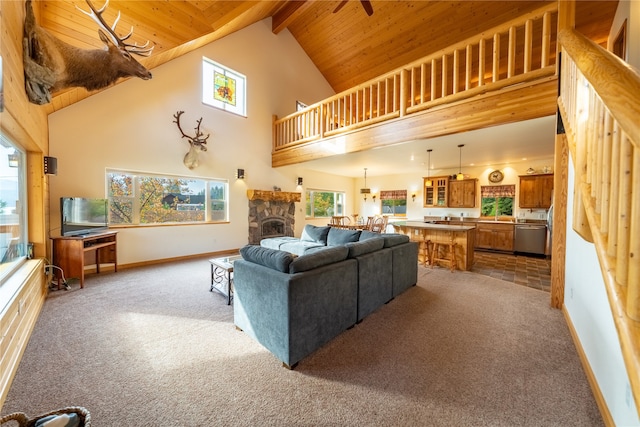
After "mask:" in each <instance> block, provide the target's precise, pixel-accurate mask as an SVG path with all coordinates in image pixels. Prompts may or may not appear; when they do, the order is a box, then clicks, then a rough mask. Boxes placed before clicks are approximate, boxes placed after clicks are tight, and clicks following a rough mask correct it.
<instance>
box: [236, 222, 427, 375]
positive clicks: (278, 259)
mask: <svg viewBox="0 0 640 427" xmlns="http://www.w3.org/2000/svg"><path fill="white" fill-rule="evenodd" d="M240 253H241V255H242V257H243V259H242V260H238V261H236V262H235V264H234V283H233V285H234V323H235V325H236V327H237V328H238V329H241V330H243V331H244V332H246V333H247V334H248V335H250V336H251V337H253V338H254V339H255V340H256V341H258V342H260V343H261V344H262V345H263V346H265V347H266V348H267V349H268V350H269V351H271V352H272V353H273V354H274V355H275V356H276V357H277V358H278V359H280V360H281V361H282V362H283V364H284V365H285V366H286V367H288V368H293V367H294V366H295V365H296V364H297V363H298V362H299V361H300V360H302V359H303V358H304V357H306V356H307V355H309V354H311V353H312V352H313V351H315V350H316V349H318V348H319V347H321V346H322V345H324V344H326V343H327V342H329V341H330V340H331V339H333V338H334V337H336V336H337V335H339V334H340V333H342V332H343V331H345V330H346V329H348V328H350V327H352V326H353V325H354V324H356V323H358V322H360V321H362V320H363V319H364V318H365V317H366V316H367V315H369V314H371V313H373V312H374V311H375V310H376V309H378V308H379V307H380V306H382V305H383V304H385V303H387V302H389V301H390V300H391V299H392V298H394V297H395V296H397V295H399V294H400V293H402V292H404V291H405V290H407V289H408V288H409V287H411V286H413V285H415V284H416V282H417V276H418V246H417V244H416V243H415V242H410V241H409V238H408V237H407V236H404V235H401V234H378V233H371V232H367V231H362V232H361V231H354V230H345V229H338V228H330V227H315V226H313V225H307V226H305V229H304V231H303V233H302V236H301V238H300V239H295V238H291V237H289V238H272V239H265V240H263V241H262V242H261V246H245V247H244V248H242V249H241V250H240Z"/></svg>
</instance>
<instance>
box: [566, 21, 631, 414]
mask: <svg viewBox="0 0 640 427" xmlns="http://www.w3.org/2000/svg"><path fill="white" fill-rule="evenodd" d="M559 42H560V44H561V45H562V51H561V52H562V54H561V73H560V82H561V83H560V97H559V99H558V106H559V110H560V114H561V117H562V121H563V124H564V127H565V131H566V134H567V139H568V141H569V147H570V150H571V152H572V157H573V161H574V166H575V175H576V176H575V187H576V188H575V194H576V203H575V204H574V212H573V215H574V220H573V224H574V229H575V231H576V232H577V233H578V234H580V235H581V236H583V237H584V238H585V239H587V240H588V241H591V242H593V243H594V246H595V248H596V251H597V253H598V258H599V260H600V266H601V269H602V275H603V278H604V282H605V286H606V289H607V294H608V297H609V302H610V305H611V309H612V312H613V318H614V322H615V324H616V328H617V331H618V335H619V339H620V344H621V347H622V354H623V358H624V360H625V365H626V367H627V371H628V373H629V380H630V384H631V388H632V391H633V394H634V396H635V397H636V399H635V401H636V406H637V408H636V409H637V410H638V413H640V124H639V123H640V122H639V121H638V117H640V76H639V75H638V73H637V72H635V71H634V70H633V69H632V68H631V67H629V66H628V65H627V64H626V63H625V62H623V61H622V60H620V59H619V58H618V57H616V56H615V55H613V54H612V53H611V52H608V51H607V50H605V49H603V48H601V47H600V46H598V45H596V44H595V43H593V42H592V41H590V40H588V39H587V38H585V37H584V36H582V35H581V34H580V33H578V32H576V31H574V30H562V31H561V32H560V33H559Z"/></svg>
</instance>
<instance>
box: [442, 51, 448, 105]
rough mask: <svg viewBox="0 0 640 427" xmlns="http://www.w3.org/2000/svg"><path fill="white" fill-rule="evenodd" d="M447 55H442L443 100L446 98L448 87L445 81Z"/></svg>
mask: <svg viewBox="0 0 640 427" xmlns="http://www.w3.org/2000/svg"><path fill="white" fill-rule="evenodd" d="M447 58H448V57H447V55H442V97H443V98H444V97H445V96H447V85H448V83H449V82H448V80H447V77H448V76H447V68H448V66H447V63H448V59H447Z"/></svg>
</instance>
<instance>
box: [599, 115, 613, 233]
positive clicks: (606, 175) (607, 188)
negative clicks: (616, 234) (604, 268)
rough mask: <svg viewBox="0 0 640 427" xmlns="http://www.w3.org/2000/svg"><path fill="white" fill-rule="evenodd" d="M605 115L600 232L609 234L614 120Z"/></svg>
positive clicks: (602, 143)
mask: <svg viewBox="0 0 640 427" xmlns="http://www.w3.org/2000/svg"><path fill="white" fill-rule="evenodd" d="M603 113H604V120H603V128H602V142H601V145H602V176H601V182H602V185H601V191H602V193H601V196H600V214H601V218H600V231H601V232H602V233H605V234H608V233H609V212H610V209H609V207H610V206H611V204H612V203H611V199H610V197H611V152H612V150H613V147H612V146H611V144H612V143H613V135H612V131H613V119H612V118H611V114H609V113H608V112H606V111H603Z"/></svg>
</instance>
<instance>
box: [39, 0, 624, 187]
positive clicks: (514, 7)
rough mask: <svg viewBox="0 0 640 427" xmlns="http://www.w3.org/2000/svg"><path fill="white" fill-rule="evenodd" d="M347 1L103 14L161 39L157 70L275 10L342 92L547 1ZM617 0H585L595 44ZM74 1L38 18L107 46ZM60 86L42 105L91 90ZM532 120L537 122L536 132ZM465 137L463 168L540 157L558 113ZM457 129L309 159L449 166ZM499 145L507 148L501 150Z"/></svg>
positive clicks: (82, 43)
mask: <svg viewBox="0 0 640 427" xmlns="http://www.w3.org/2000/svg"><path fill="white" fill-rule="evenodd" d="M93 1H94V3H95V5H96V6H97V7H101V6H102V5H103V4H104V1H103V0H93ZM341 3H342V1H341V0H335V1H332V0H316V1H281V0H273V1H272V0H269V1H242V0H234V1H220V0H181V1H177V0H170V1H166V0H135V1H123V0H112V1H111V2H110V4H109V6H108V8H107V10H106V11H105V12H104V17H105V19H106V21H107V22H109V23H112V22H114V20H115V19H116V15H117V12H118V11H120V13H121V18H120V21H119V23H118V27H117V32H118V33H119V34H122V35H124V34H126V33H127V32H128V31H129V29H130V28H131V27H133V30H134V34H133V36H132V41H135V42H138V43H139V44H142V43H144V42H145V41H147V40H149V41H150V43H151V44H152V45H154V46H155V48H154V50H153V53H152V55H151V56H150V57H148V58H142V59H141V60H140V62H141V63H143V64H144V65H145V66H146V67H147V68H149V69H151V70H152V69H153V68H154V67H156V66H158V65H161V64H163V63H166V62H168V61H170V60H172V59H174V58H176V57H179V56H181V55H183V54H185V53H188V52H190V51H192V50H194V49H197V48H199V47H201V46H203V45H205V44H207V43H210V42H212V41H215V40H217V39H220V38H222V37H224V36H226V35H228V34H231V33H233V32H235V31H239V30H241V29H243V28H245V27H247V26H249V25H251V24H254V23H256V22H258V21H261V20H263V19H266V18H271V19H272V30H273V32H274V33H276V34H277V33H279V32H281V31H284V30H285V29H287V30H288V31H290V32H291V34H292V35H293V36H294V37H295V39H296V40H297V41H298V43H299V44H300V46H301V47H302V49H304V51H305V52H306V53H307V54H308V55H309V57H310V58H311V60H312V61H313V62H314V64H315V65H316V67H317V68H318V69H319V70H320V72H321V73H322V74H323V75H324V77H325V78H326V80H327V81H328V82H329V84H330V85H331V86H332V87H333V89H334V90H335V91H336V92H340V91H342V90H345V89H348V88H351V87H353V86H356V85H358V84H360V83H363V82H365V81H367V80H369V79H372V78H374V77H377V76H379V75H382V74H385V73H386V72H388V71H390V70H393V69H395V68H398V67H400V66H402V65H404V64H407V63H410V62H412V61H414V60H416V59H419V58H421V57H424V56H426V55H428V54H430V53H433V52H436V51H438V50H440V49H442V48H445V47H446V46H449V45H452V44H454V43H455V42H457V41H461V40H464V39H466V38H468V37H470V36H472V35H474V34H478V33H481V32H482V31H484V30H487V29H490V28H492V27H494V26H496V25H498V24H500V23H503V22H505V21H508V20H509V19H511V18H515V17H517V16H520V15H522V14H524V13H526V12H528V11H531V10H534V9H537V8H539V7H541V6H543V5H544V4H546V3H547V2H545V1H525V0H516V1H496V0H491V1H466V0H464V1H427V0H419V1H392V0H371V2H370V3H371V5H372V7H373V11H374V12H373V15H372V16H368V15H367V13H366V12H365V10H364V8H363V7H362V5H361V3H360V1H358V0H349V1H348V2H347V3H346V4H345V5H344V6H343V7H342V8H340V10H339V11H338V12H336V13H334V10H335V9H336V8H337V7H338V6H339V5H340V4H341ZM617 3H618V1H617V0H605V1H581V0H578V1H577V6H576V27H577V29H578V30H579V31H580V32H582V33H583V34H585V35H587V36H588V37H589V38H591V39H592V40H594V41H596V42H597V43H600V44H604V43H605V42H606V39H607V37H608V32H609V28H610V27H611V23H612V20H613V16H614V13H615V10H616V8H617ZM76 6H78V7H81V8H83V9H84V10H88V6H87V5H86V4H85V1H84V0H37V1H36V2H35V9H36V17H37V21H38V22H39V23H40V25H41V26H43V27H44V28H46V29H47V30H49V31H50V32H51V33H53V34H54V35H55V36H56V37H58V38H60V39H62V40H64V41H65V42H67V43H70V44H72V45H74V46H77V47H81V48H101V47H102V43H101V42H100V39H99V38H98V33H97V27H96V25H95V24H94V23H93V21H92V20H91V19H90V18H89V17H87V16H85V15H83V14H82V13H81V12H80V11H78V10H77V9H76ZM53 95H54V97H53V100H52V102H51V103H50V104H47V105H46V107H45V108H46V109H47V112H48V113H51V112H54V111H57V110H59V109H61V108H64V107H66V106H68V105H71V104H73V103H75V102H77V101H80V100H81V99H83V98H85V97H87V96H89V95H90V93H87V92H86V91H85V90H84V89H71V90H66V91H63V92H60V93H56V94H53ZM304 101H305V102H317V101H319V100H304ZM292 112H293V111H292ZM542 123H545V124H544V128H545V129H544V130H543V129H540V126H541V124H542ZM532 127H533V128H534V129H536V130H537V131H534V132H532V131H531V128H532ZM547 127H549V129H547ZM518 129H525V130H521V131H518ZM514 132H516V134H517V132H521V133H520V135H528V134H537V135H547V134H548V135H547V138H546V139H547V140H544V138H537V139H535V142H532V141H531V138H530V137H522V138H519V137H517V136H513V135H514ZM522 132H524V133H522ZM505 134H506V135H509V141H510V149H509V150H504V141H505ZM463 136H465V137H466V140H463V142H465V143H466V145H465V153H464V154H465V156H464V157H465V162H463V167H464V166H465V165H468V164H469V163H470V162H473V161H474V159H475V161H476V162H477V163H476V165H481V164H482V165H484V164H488V163H491V162H492V163H494V164H497V165H499V164H507V163H509V162H510V161H516V160H521V159H522V158H524V157H527V158H528V159H532V160H533V159H535V158H541V157H545V156H546V157H549V156H553V118H550V120H549V119H543V120H542V121H541V120H536V121H534V122H531V123H528V124H524V123H523V124H522V126H521V127H517V128H514V126H513V125H512V126H510V127H509V128H508V129H506V128H503V127H494V128H491V129H488V130H482V132H477V133H474V134H473V135H469V134H467V135H463ZM529 136H530V135H529ZM460 138H461V135H453V136H447V137H444V138H439V139H437V140H429V141H415V142H412V143H410V144H405V145H404V146H402V147H400V146H395V147H391V148H386V149H383V150H373V151H367V152H362V153H355V154H352V155H349V156H342V157H341V158H340V159H337V158H330V159H321V160H319V161H314V162H308V163H306V164H305V167H307V168H309V169H315V170H319V171H325V172H329V173H334V174H338V175H345V176H353V177H357V176H360V175H361V174H362V168H363V167H368V168H369V172H370V175H372V176H373V175H386V174H392V173H394V172H395V173H397V171H399V170H402V171H403V172H404V173H410V172H411V173H414V172H415V173H420V172H424V169H425V164H426V148H434V159H433V161H432V167H434V168H452V167H456V164H457V163H458V158H459V153H458V148H457V144H459V143H460V141H461V139H460ZM467 140H468V142H467ZM501 144H502V145H501ZM436 148H437V150H435V149H436ZM436 151H437V155H436ZM496 153H497V154H500V155H499V156H496ZM498 157H499V158H498ZM409 159H411V160H409ZM466 159H469V160H468V161H467V160H466Z"/></svg>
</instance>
